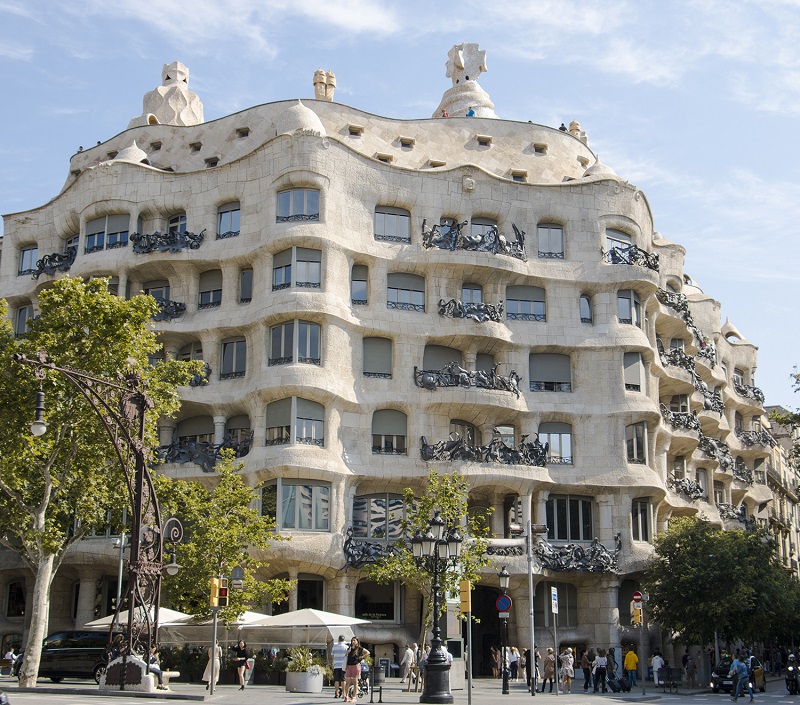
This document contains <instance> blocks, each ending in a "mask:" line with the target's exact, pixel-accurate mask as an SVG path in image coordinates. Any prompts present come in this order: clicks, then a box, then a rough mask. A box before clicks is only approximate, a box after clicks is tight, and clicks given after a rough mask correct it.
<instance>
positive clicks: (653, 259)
mask: <svg viewBox="0 0 800 705" xmlns="http://www.w3.org/2000/svg"><path fill="white" fill-rule="evenodd" d="M601 252H602V253H603V259H604V260H605V261H606V262H608V263H609V264H630V265H634V264H635V265H638V266H639V267H644V268H645V269H650V270H652V271H654V272H657V271H658V269H659V264H658V254H656V253H653V252H645V251H644V250H642V249H641V248H639V247H637V246H636V245H626V246H623V247H612V248H611V249H610V250H608V252H606V251H605V250H602V249H601Z"/></svg>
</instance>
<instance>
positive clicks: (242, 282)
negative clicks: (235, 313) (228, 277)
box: [239, 269, 253, 304]
mask: <svg viewBox="0 0 800 705" xmlns="http://www.w3.org/2000/svg"><path fill="white" fill-rule="evenodd" d="M252 300H253V270H252V269H243V270H241V271H240V272H239V303H240V304H247V303H250V302H251V301H252Z"/></svg>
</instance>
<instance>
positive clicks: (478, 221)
mask: <svg viewBox="0 0 800 705" xmlns="http://www.w3.org/2000/svg"><path fill="white" fill-rule="evenodd" d="M448 220H449V221H450V222H455V221H452V220H451V219H448ZM496 227H497V221H496V220H492V219H491V218H473V219H472V222H470V224H469V234H470V235H472V236H473V237H483V236H484V235H486V233H488V232H489V231H490V230H491V229H492V228H496Z"/></svg>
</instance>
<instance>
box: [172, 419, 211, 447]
mask: <svg viewBox="0 0 800 705" xmlns="http://www.w3.org/2000/svg"><path fill="white" fill-rule="evenodd" d="M175 435H176V436H177V437H178V440H179V441H180V444H181V447H185V446H186V445H188V444H189V443H213V442H214V419H213V418H212V417H211V416H192V417H191V418H188V419H184V420H183V421H181V422H180V423H179V424H178V425H177V427H176V428H175Z"/></svg>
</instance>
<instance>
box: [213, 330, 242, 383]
mask: <svg viewBox="0 0 800 705" xmlns="http://www.w3.org/2000/svg"><path fill="white" fill-rule="evenodd" d="M246 370H247V341H246V340H245V339H244V338H234V339H231V340H226V341H224V342H223V343H222V369H221V370H220V374H219V378H220V379H234V378H236V377H244V374H245V372H246Z"/></svg>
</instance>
